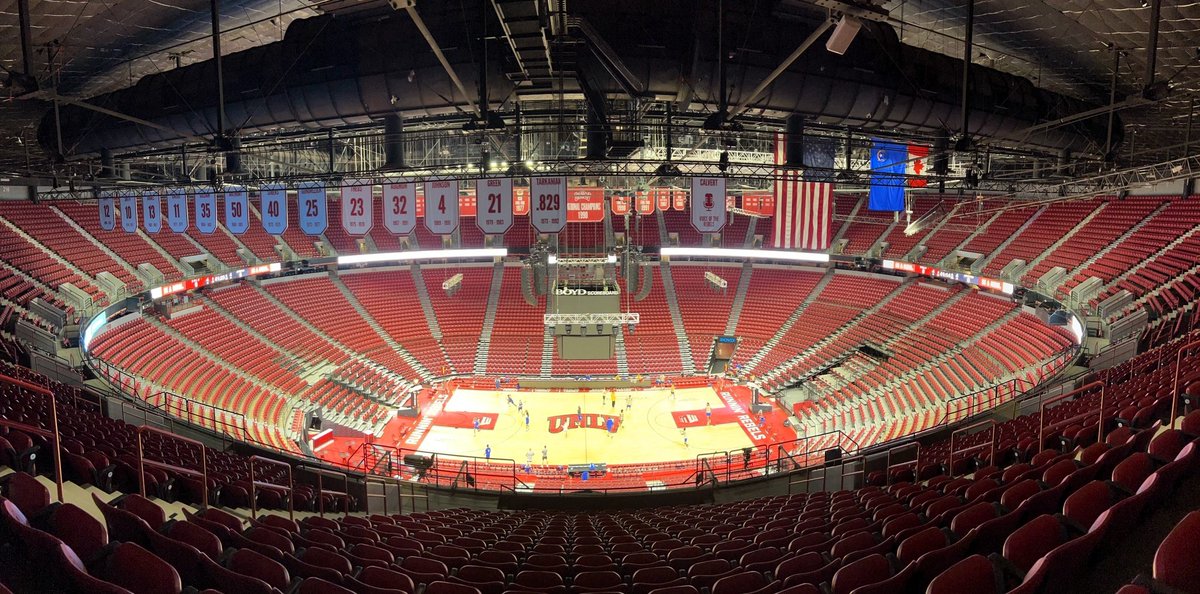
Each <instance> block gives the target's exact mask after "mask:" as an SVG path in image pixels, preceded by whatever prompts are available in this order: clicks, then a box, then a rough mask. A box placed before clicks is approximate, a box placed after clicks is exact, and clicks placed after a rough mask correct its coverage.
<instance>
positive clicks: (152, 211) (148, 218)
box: [142, 191, 162, 233]
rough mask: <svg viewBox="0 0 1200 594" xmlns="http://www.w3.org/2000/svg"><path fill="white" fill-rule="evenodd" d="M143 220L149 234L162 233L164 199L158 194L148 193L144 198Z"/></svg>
mask: <svg viewBox="0 0 1200 594" xmlns="http://www.w3.org/2000/svg"><path fill="white" fill-rule="evenodd" d="M142 220H143V222H144V223H145V225H146V232H147V233H158V232H159V231H162V197H161V196H159V195H158V192H155V191H150V192H146V193H145V194H144V195H143V196H142Z"/></svg>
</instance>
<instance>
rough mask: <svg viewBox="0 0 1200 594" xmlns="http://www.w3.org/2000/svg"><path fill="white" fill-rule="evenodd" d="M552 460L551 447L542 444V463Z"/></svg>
mask: <svg viewBox="0 0 1200 594" xmlns="http://www.w3.org/2000/svg"><path fill="white" fill-rule="evenodd" d="M549 460H550V449H549V448H547V447H546V445H545V444H542V464H546V463H547V462H548V461H549Z"/></svg>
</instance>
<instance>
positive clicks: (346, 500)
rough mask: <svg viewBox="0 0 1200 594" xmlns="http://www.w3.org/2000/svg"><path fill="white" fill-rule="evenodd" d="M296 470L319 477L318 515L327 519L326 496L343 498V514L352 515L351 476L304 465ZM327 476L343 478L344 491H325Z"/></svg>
mask: <svg viewBox="0 0 1200 594" xmlns="http://www.w3.org/2000/svg"><path fill="white" fill-rule="evenodd" d="M296 470H303V471H305V472H311V473H313V474H316V475H317V506H318V507H317V515H319V516H321V517H322V518H324V517H325V495H333V496H335V497H336V496H338V495H341V496H342V513H343V514H345V515H350V476H349V475H347V474H346V473H344V472H338V471H336V470H332V469H329V468H322V467H320V466H305V465H303V464H301V465H299V466H297V467H296ZM326 476H340V477H342V490H341V491H329V490H326V489H325V478H324V477H326Z"/></svg>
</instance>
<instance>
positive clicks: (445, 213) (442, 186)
mask: <svg viewBox="0 0 1200 594" xmlns="http://www.w3.org/2000/svg"><path fill="white" fill-rule="evenodd" d="M425 228H426V229H429V231H430V232H431V233H434V234H437V235H449V234H451V233H454V230H455V229H458V181H457V180H438V181H427V182H425Z"/></svg>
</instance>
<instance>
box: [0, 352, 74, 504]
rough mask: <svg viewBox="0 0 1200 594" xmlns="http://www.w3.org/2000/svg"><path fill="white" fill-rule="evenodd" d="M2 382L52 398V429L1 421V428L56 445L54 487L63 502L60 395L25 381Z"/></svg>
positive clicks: (0, 378) (6, 378)
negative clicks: (42, 438) (17, 431)
mask: <svg viewBox="0 0 1200 594" xmlns="http://www.w3.org/2000/svg"><path fill="white" fill-rule="evenodd" d="M0 381H3V382H5V383H9V384H13V385H15V386H19V387H21V388H24V389H26V390H29V391H30V392H33V393H35V394H41V395H42V396H48V397H49V398H50V429H48V430H47V429H42V428H41V427H34V426H33V425H26V424H24V423H18V422H16V421H9V420H7V419H0V426H4V427H11V428H13V429H19V430H21V431H27V432H29V433H32V434H34V435H38V436H40V437H45V438H47V439H49V440H50V441H51V443H53V444H54V449H55V452H54V486H55V488H56V489H57V495H58V501H59V502H60V503H61V502H62V501H63V473H62V439H61V435H60V434H59V431H58V395H57V394H55V393H54V391H53V390H47V389H46V388H43V387H42V386H38V385H36V384H31V383H29V382H27V381H25V380H21V379H17V378H15V377H10V376H7V375H0Z"/></svg>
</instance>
